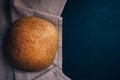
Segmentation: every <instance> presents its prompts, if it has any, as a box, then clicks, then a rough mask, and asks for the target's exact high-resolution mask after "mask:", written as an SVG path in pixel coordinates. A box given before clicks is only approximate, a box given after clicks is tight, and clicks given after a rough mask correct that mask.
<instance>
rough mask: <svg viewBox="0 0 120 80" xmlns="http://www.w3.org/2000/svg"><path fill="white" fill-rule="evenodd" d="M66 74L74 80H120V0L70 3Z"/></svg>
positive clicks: (65, 24)
mask: <svg viewBox="0 0 120 80" xmlns="http://www.w3.org/2000/svg"><path fill="white" fill-rule="evenodd" d="M62 16H63V18H64V21H63V71H64V73H65V74H66V75H67V76H68V77H70V78H71V79H72V80H120V0H68V2H67V4H66V6H65V9H64V11H63V14H62Z"/></svg>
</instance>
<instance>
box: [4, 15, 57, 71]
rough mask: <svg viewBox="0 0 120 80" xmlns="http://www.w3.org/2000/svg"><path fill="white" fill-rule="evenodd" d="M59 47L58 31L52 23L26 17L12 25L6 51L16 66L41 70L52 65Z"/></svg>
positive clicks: (30, 69)
mask: <svg viewBox="0 0 120 80" xmlns="http://www.w3.org/2000/svg"><path fill="white" fill-rule="evenodd" d="M57 47H58V33H57V31H56V28H55V26H54V25H53V24H52V23H50V22H48V21H46V20H43V19H40V18H37V17H24V18H21V19H18V20H17V21H15V22H14V23H13V25H12V26H11V28H10V30H9V32H8V35H7V38H6V44H5V51H6V54H7V55H8V58H9V60H10V62H11V63H12V64H13V65H14V66H16V67H18V68H20V69H24V70H28V71H39V70H43V69H45V68H47V67H48V66H50V65H51V63H52V62H53V60H54V57H55V54H56V50H57Z"/></svg>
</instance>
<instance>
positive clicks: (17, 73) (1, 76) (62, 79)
mask: <svg viewBox="0 0 120 80" xmlns="http://www.w3.org/2000/svg"><path fill="white" fill-rule="evenodd" d="M0 1H1V2H0V4H1V5H0V8H1V12H2V13H0V21H1V24H0V80H70V79H69V78H68V77H67V76H65V75H64V73H63V72H62V17H60V15H61V13H62V11H63V9H64V5H65V3H66V0H10V1H9V0H0ZM9 3H10V4H9ZM25 16H35V17H39V18H42V19H45V20H48V21H50V22H51V23H53V24H54V25H55V26H56V29H57V31H58V34H59V45H58V50H57V53H56V56H55V59H54V62H53V63H52V64H51V65H50V66H49V67H48V68H47V69H44V70H42V71H38V72H28V71H23V70H19V69H17V68H14V67H12V66H11V65H10V64H9V63H8V61H7V59H6V57H5V55H4V51H3V46H4V44H3V43H4V38H5V36H6V33H7V31H8V29H9V28H10V25H11V23H12V22H14V21H15V20H17V19H19V18H21V17H25Z"/></svg>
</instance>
